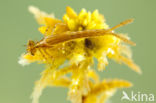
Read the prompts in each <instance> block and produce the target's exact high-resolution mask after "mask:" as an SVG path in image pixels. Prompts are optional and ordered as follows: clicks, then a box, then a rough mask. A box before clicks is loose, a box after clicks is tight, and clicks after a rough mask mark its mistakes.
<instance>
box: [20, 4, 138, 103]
mask: <svg viewBox="0 0 156 103" xmlns="http://www.w3.org/2000/svg"><path fill="white" fill-rule="evenodd" d="M29 11H30V12H32V13H33V14H34V16H35V19H36V20H37V22H38V23H39V24H42V26H41V27H40V28H39V31H40V32H41V33H42V34H43V39H41V40H40V41H32V40H29V41H28V44H27V52H26V53H25V54H23V55H22V56H21V57H20V61H19V63H20V64H23V65H26V64H29V63H32V62H39V63H43V64H45V65H46V67H47V69H45V70H44V71H43V72H42V74H41V78H40V80H38V81H37V82H36V84H35V88H34V91H33V94H32V99H33V103H38V101H39V97H40V96H41V94H42V91H43V89H44V88H46V87H47V86H57V87H66V88H68V89H69V92H68V99H69V100H70V101H71V102H72V103H104V102H106V101H107V100H108V98H109V97H111V96H112V95H113V94H114V93H115V91H116V90H117V89H118V88H127V87H130V86H131V85H132V84H131V83H130V82H128V81H125V80H120V79H112V80H108V79H104V80H103V81H101V80H100V79H99V76H98V74H97V73H96V71H95V70H93V65H94V60H93V58H94V57H95V58H96V59H97V60H98V67H97V68H98V70H99V71H103V70H104V69H105V67H106V66H107V65H108V64H109V61H108V59H114V60H116V61H117V62H119V63H124V64H126V65H128V66H129V67H130V68H132V70H134V71H136V72H138V73H141V70H140V68H139V67H138V66H137V65H136V64H134V62H133V61H132V54H131V50H130V48H129V46H127V45H126V44H125V43H127V44H130V45H135V43H134V42H132V41H131V40H130V39H129V37H127V36H125V35H123V34H118V33H115V32H114V30H115V29H117V28H119V27H121V26H124V25H126V24H129V23H131V22H132V21H133V19H128V20H125V21H123V22H121V23H119V24H118V25H116V26H114V27H112V28H109V26H108V25H107V24H106V22H105V19H104V16H103V15H101V14H99V12H98V10H95V11H93V13H91V12H87V11H86V10H85V9H82V10H81V11H80V13H79V14H77V13H76V12H75V11H74V10H73V9H72V8H70V7H67V8H66V14H64V16H63V20H59V19H56V18H54V16H53V15H51V14H50V15H49V14H47V13H44V12H43V11H40V10H39V9H37V8H35V7H33V6H31V7H29ZM65 63H67V64H66V65H64V66H62V65H63V64H65Z"/></svg>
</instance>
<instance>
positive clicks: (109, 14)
mask: <svg viewBox="0 0 156 103" xmlns="http://www.w3.org/2000/svg"><path fill="white" fill-rule="evenodd" d="M30 5H34V6H37V7H39V8H40V9H41V10H44V11H46V12H48V13H50V12H53V13H55V16H56V17H57V18H60V19H61V17H62V15H63V14H64V13H65V7H66V6H71V7H72V8H74V9H75V10H76V11H77V12H79V11H80V10H81V9H82V8H86V9H87V10H90V11H93V10H94V9H98V10H99V12H100V13H102V14H104V16H105V18H106V22H107V23H108V24H109V25H110V27H112V26H114V25H116V24H118V23H120V22H121V21H123V20H125V19H128V18H135V21H134V23H133V24H130V25H128V26H125V27H122V28H120V29H117V30H116V31H117V32H121V33H128V34H129V36H130V37H131V38H132V40H133V41H135V42H136V43H137V46H136V47H132V50H133V54H134V55H133V59H134V60H135V62H136V63H137V64H138V65H140V67H141V68H142V71H143V75H138V74H137V73H135V72H133V71H131V70H130V69H129V68H128V67H127V66H125V65H119V64H117V63H115V62H114V61H111V62H110V64H109V66H108V67H107V68H106V70H105V71H104V72H100V73H99V74H100V75H101V78H121V79H126V80H129V81H131V82H133V84H134V87H132V88H130V89H124V90H125V91H126V92H127V93H128V94H130V92H131V91H132V90H133V91H134V92H135V93H137V92H141V93H147V94H148V93H153V94H155V95H156V80H155V79H156V74H155V73H156V66H155V64H156V54H155V53H156V46H155V44H156V42H155V41H156V33H155V32H156V31H155V29H156V26H155V25H156V13H155V11H156V0H0V103H31V99H30V98H29V97H30V94H31V92H32V89H33V87H34V82H35V81H36V80H38V79H39V77H40V75H39V74H40V72H41V71H42V70H43V69H44V66H43V65H37V64H35V63H34V64H31V65H29V66H26V67H22V66H21V65H19V64H18V63H17V61H18V58H19V56H20V55H21V53H23V52H25V47H24V46H23V45H25V44H26V43H27V41H28V40H29V39H33V40H40V38H41V36H42V35H41V34H40V33H39V32H38V31H37V28H38V27H39V26H38V24H37V23H36V21H35V19H34V17H33V15H32V14H30V13H29V12H28V6H30ZM66 95H67V89H64V88H55V87H53V88H46V89H45V91H44V92H43V95H42V96H41V98H40V103H70V102H69V101H66ZM121 97H122V90H119V91H117V93H116V94H115V95H114V96H113V97H112V98H111V99H110V101H111V102H112V103H122V102H123V103H128V102H127V101H121V100H120V98H121ZM137 103H138V102H137Z"/></svg>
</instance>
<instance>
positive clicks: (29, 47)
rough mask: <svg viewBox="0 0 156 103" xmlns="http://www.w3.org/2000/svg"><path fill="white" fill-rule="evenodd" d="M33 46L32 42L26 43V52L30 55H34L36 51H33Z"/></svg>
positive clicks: (33, 42)
mask: <svg viewBox="0 0 156 103" xmlns="http://www.w3.org/2000/svg"><path fill="white" fill-rule="evenodd" d="M35 45H36V43H35V41H33V40H29V41H28V44H27V52H28V53H30V54H31V55H34V53H35V51H36V50H35Z"/></svg>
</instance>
